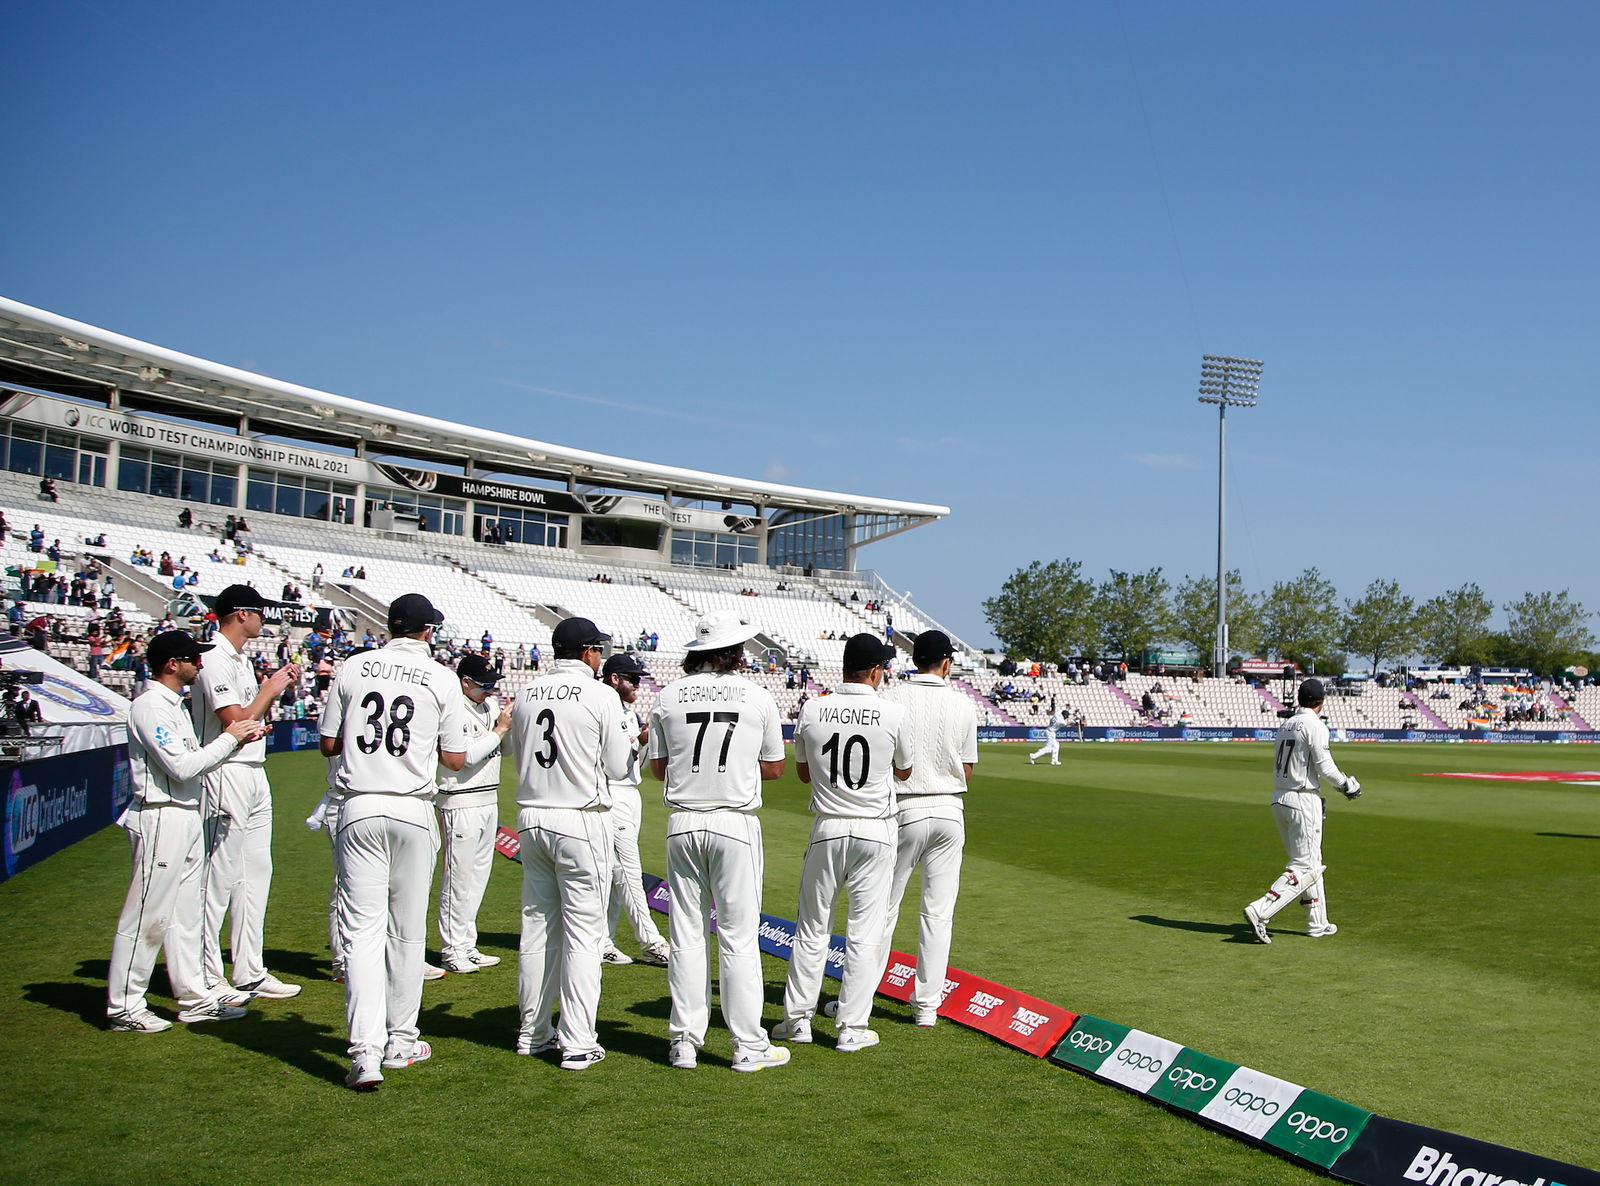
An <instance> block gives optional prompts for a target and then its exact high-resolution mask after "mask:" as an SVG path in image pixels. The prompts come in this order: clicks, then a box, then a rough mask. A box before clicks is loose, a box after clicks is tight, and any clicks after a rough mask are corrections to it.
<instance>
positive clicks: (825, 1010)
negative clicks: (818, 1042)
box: [822, 1001, 839, 1017]
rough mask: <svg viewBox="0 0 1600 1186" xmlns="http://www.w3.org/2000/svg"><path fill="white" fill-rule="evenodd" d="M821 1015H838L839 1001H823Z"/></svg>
mask: <svg viewBox="0 0 1600 1186" xmlns="http://www.w3.org/2000/svg"><path fill="white" fill-rule="evenodd" d="M822 1015H823V1016H824V1017H837V1016H839V1002H838V1001H826V1002H824V1003H823V1006H822Z"/></svg>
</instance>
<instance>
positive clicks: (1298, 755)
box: [1244, 679, 1361, 943]
mask: <svg viewBox="0 0 1600 1186" xmlns="http://www.w3.org/2000/svg"><path fill="white" fill-rule="evenodd" d="M1326 696H1327V692H1326V690H1325V689H1324V688H1323V686H1322V681H1321V680H1317V679H1308V680H1306V681H1305V682H1303V683H1302V684H1301V685H1300V688H1299V690H1298V691H1297V692H1296V694H1295V700H1296V702H1297V703H1298V705H1299V708H1297V709H1296V710H1295V712H1294V713H1293V715H1291V716H1290V717H1289V718H1288V719H1287V720H1286V721H1284V722H1283V724H1282V725H1280V726H1279V727H1278V737H1277V741H1276V743H1275V744H1274V746H1273V751H1272V818H1273V820H1274V821H1275V822H1276V823H1277V825H1278V835H1279V836H1280V837H1281V838H1282V839H1283V847H1284V851H1285V852H1286V853H1287V854H1288V857H1289V861H1288V865H1287V866H1286V867H1285V869H1284V871H1283V874H1282V875H1281V876H1280V877H1279V878H1278V880H1276V881H1274V882H1273V883H1272V887H1271V888H1270V889H1268V890H1267V892H1266V893H1264V894H1262V895H1261V897H1259V898H1257V899H1256V900H1255V901H1254V902H1251V903H1250V904H1249V905H1248V906H1246V907H1245V908H1244V920H1245V922H1246V923H1248V924H1249V926H1250V929H1251V931H1253V932H1254V933H1255V937H1256V938H1257V939H1258V940H1260V941H1261V942H1262V943H1271V942H1272V936H1271V935H1269V934H1267V921H1268V920H1269V919H1271V918H1272V916H1273V915H1275V914H1277V913H1278V911H1280V910H1282V909H1283V908H1284V907H1285V906H1287V905H1288V904H1289V903H1290V902H1293V901H1296V900H1298V901H1299V902H1300V905H1302V906H1304V907H1305V911H1306V925H1307V928H1308V930H1309V932H1310V934H1311V936H1312V937H1313V938H1317V939H1321V938H1326V937H1327V936H1329V935H1332V934H1335V933H1336V932H1337V931H1338V930H1339V928H1338V927H1336V926H1335V925H1334V924H1333V923H1331V922H1329V921H1328V889H1327V877H1326V872H1325V871H1326V869H1327V866H1326V865H1324V864H1323V863H1322V821H1323V818H1324V817H1325V816H1326V815H1327V804H1326V803H1325V802H1324V801H1323V798H1322V796H1321V795H1320V794H1319V793H1318V791H1319V788H1320V787H1321V785H1322V782H1321V780H1322V779H1324V778H1326V779H1328V780H1329V781H1330V782H1332V783H1333V785H1334V786H1336V787H1338V788H1339V790H1341V791H1342V792H1343V793H1344V796H1345V798H1347V799H1354V798H1355V797H1356V796H1357V795H1359V794H1360V793H1361V784H1360V783H1359V782H1357V781H1356V780H1355V779H1353V778H1351V777H1349V776H1348V775H1346V774H1344V773H1343V772H1342V771H1341V770H1340V769H1339V767H1338V766H1336V765H1334V761H1333V756H1332V755H1331V754H1330V753H1329V752H1328V726H1327V725H1326V724H1324V723H1323V720H1322V718H1321V716H1320V715H1318V710H1319V709H1320V708H1321V707H1322V704H1323V701H1324V700H1325V698H1326Z"/></svg>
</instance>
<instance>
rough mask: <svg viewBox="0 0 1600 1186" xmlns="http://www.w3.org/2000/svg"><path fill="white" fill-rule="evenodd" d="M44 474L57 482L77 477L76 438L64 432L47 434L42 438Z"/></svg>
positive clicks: (73, 479) (68, 480)
mask: <svg viewBox="0 0 1600 1186" xmlns="http://www.w3.org/2000/svg"><path fill="white" fill-rule="evenodd" d="M44 474H45V477H47V478H55V479H56V480H57V481H58V482H71V481H75V480H76V479H77V476H78V438H77V437H75V436H73V435H72V434H71V433H66V432H48V433H46V434H45V438H44Z"/></svg>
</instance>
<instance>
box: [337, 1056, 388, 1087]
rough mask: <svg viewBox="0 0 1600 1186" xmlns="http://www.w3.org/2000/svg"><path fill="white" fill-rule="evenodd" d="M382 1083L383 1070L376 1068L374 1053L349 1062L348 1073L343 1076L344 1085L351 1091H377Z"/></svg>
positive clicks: (376, 1062)
mask: <svg viewBox="0 0 1600 1186" xmlns="http://www.w3.org/2000/svg"><path fill="white" fill-rule="evenodd" d="M382 1084H383V1072H382V1071H380V1070H379V1069H378V1059H377V1056H376V1055H371V1054H369V1055H367V1056H366V1057H365V1058H358V1059H356V1060H355V1061H354V1062H353V1063H351V1064H350V1073H349V1074H347V1075H346V1076H345V1077H344V1085H345V1086H346V1087H348V1088H349V1089H350V1090H351V1091H377V1090H378V1088H379V1087H380V1086H382Z"/></svg>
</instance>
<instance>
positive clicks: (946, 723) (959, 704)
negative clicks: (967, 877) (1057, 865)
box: [884, 630, 978, 1026]
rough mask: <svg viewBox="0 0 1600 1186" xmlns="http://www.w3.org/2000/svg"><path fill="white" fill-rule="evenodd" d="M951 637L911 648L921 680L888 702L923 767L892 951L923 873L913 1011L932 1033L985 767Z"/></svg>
mask: <svg viewBox="0 0 1600 1186" xmlns="http://www.w3.org/2000/svg"><path fill="white" fill-rule="evenodd" d="M955 653H956V651H955V647H954V646H953V645H952V644H951V642H950V636H949V635H947V634H945V633H944V632H943V631H942V630H924V631H923V632H922V633H921V634H919V635H917V638H916V642H915V643H914V644H913V645H912V648H911V658H912V661H913V662H914V663H915V664H916V665H917V674H916V675H914V676H912V677H911V678H910V679H909V680H907V681H905V682H903V683H894V684H891V685H890V686H888V687H886V688H885V690H884V697H885V698H886V699H889V700H893V701H895V702H896V703H899V704H903V705H905V706H906V709H907V710H908V711H909V712H910V714H911V736H912V749H913V751H914V752H915V754H916V765H915V766H914V767H913V768H912V771H911V777H910V778H908V779H906V781H905V782H903V783H902V784H901V785H900V787H899V791H898V794H897V795H896V799H897V801H898V805H899V806H898V810H897V815H896V818H897V821H898V824H899V838H898V840H897V842H896V848H895V866H894V885H893V887H892V889H891V890H890V893H889V917H888V923H887V927H886V930H885V936H884V941H885V943H886V944H890V945H892V943H893V940H894V929H895V924H896V923H897V922H899V919H900V903H901V900H902V899H903V898H904V897H905V892H906V887H907V885H909V884H910V881H911V874H912V872H913V871H915V870H916V869H917V868H919V867H920V868H921V869H922V904H921V909H920V912H919V913H920V919H921V922H920V925H919V928H918V934H917V979H916V984H915V986H914V988H913V989H912V993H911V1008H912V1014H913V1017H914V1019H915V1021H916V1023H917V1024H918V1025H921V1026H931V1025H933V1024H934V1022H935V1020H936V1019H937V1018H938V1015H939V1005H940V1003H941V1002H942V1001H943V1000H944V980H945V972H946V970H947V969H948V967H949V965H950V932H951V929H952V928H953V927H954V925H955V915H956V895H957V893H959V892H960V889H961V850H962V848H963V847H964V845H965V844H966V836H967V830H966V815H965V811H964V804H965V800H966V795H967V782H968V780H969V779H970V778H971V777H972V768H973V767H974V766H975V765H977V763H978V712H977V708H976V707H975V706H974V705H973V703H972V699H971V697H969V696H964V695H962V694H961V693H960V692H958V691H956V690H955V689H954V688H952V687H951V686H950V685H949V684H948V683H946V682H945V680H946V679H947V678H948V676H949V675H950V663H951V661H952V660H953V659H954V657H955Z"/></svg>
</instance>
